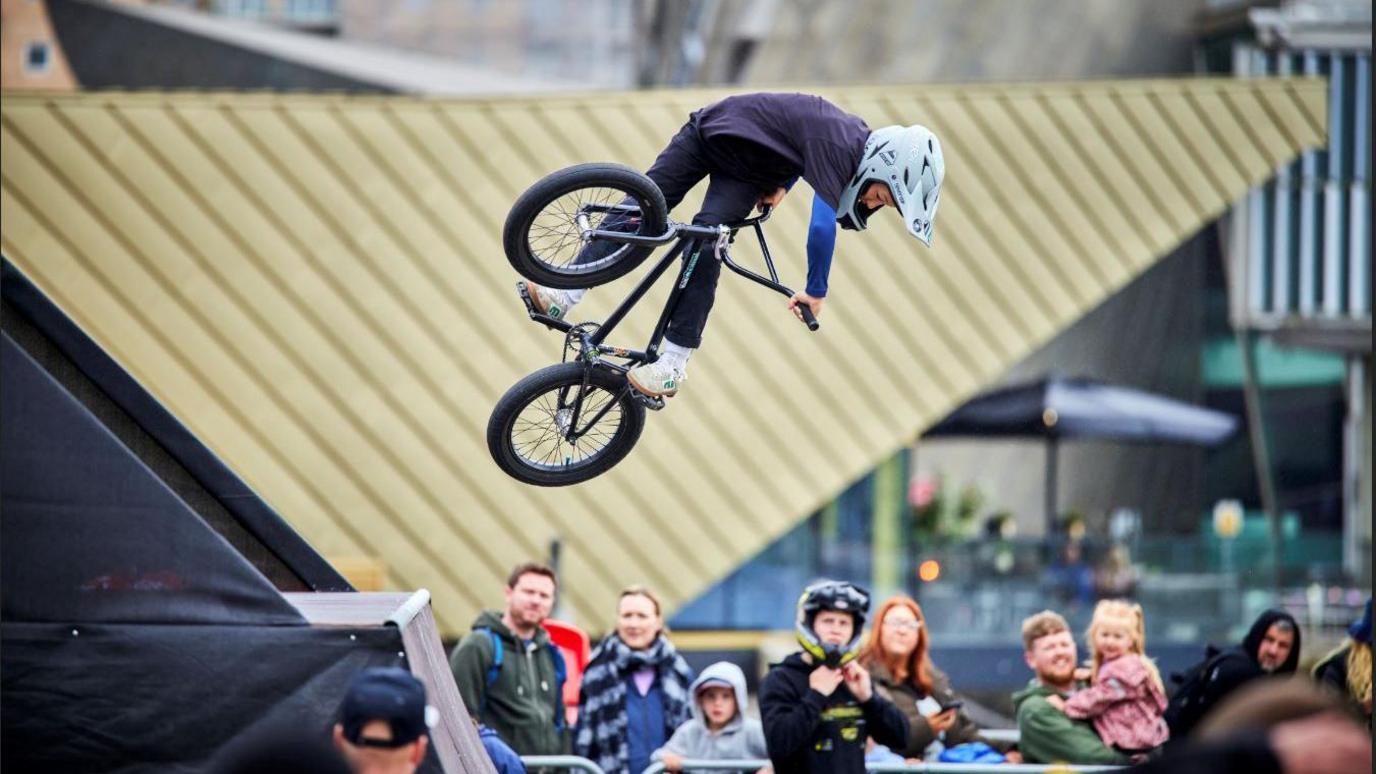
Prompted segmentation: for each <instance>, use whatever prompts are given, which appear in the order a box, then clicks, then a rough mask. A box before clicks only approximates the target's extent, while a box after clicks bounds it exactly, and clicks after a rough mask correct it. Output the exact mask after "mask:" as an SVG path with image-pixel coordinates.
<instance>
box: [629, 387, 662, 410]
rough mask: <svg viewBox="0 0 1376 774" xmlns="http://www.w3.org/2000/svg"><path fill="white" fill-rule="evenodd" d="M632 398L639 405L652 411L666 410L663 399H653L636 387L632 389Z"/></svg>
mask: <svg viewBox="0 0 1376 774" xmlns="http://www.w3.org/2000/svg"><path fill="white" fill-rule="evenodd" d="M631 397H632V398H634V399H635V402H636V403H639V404H640V405H642V406H644V407H645V408H647V409H649V410H651V411H659V410H661V409H663V408H664V399H663V398H651V397H650V396H649V395H646V394H645V393H643V392H641V391H640V390H637V389H635V388H634V387H632V388H631Z"/></svg>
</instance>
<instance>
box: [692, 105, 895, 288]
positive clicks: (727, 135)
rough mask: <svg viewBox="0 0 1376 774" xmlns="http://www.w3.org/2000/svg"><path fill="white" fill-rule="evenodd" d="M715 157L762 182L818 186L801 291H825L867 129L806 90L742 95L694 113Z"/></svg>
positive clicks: (724, 165)
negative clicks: (839, 211) (839, 215)
mask: <svg viewBox="0 0 1376 774" xmlns="http://www.w3.org/2000/svg"><path fill="white" fill-rule="evenodd" d="M692 120H693V121H694V122H695V123H696V124H697V127H698V132H699V133H700V134H701V136H702V138H703V140H705V141H706V144H707V148H708V152H709V153H711V154H712V156H713V161H714V162H715V163H716V164H717V165H718V166H719V167H720V168H722V169H724V170H726V171H728V172H729V173H730V174H732V175H733V176H735V177H738V178H740V179H742V180H745V181H747V182H753V183H758V184H759V185H760V186H761V187H762V188H771V187H776V186H783V187H785V188H792V186H793V183H794V182H796V181H797V179H798V178H799V177H801V178H802V179H804V180H806V181H807V184H808V185H810V186H812V190H813V191H815V192H816V197H815V198H814V200H813V203H812V217H811V222H810V224H809V226H808V242H807V258H808V261H807V263H808V271H807V288H806V290H807V293H808V295H810V296H814V297H816V298H822V297H824V296H825V295H826V294H827V277H828V275H829V274H830V272H831V256H832V251H833V249H834V248H835V244H836V208H837V206H839V203H840V200H841V192H842V191H844V190H845V187H846V184H847V183H849V182H850V178H851V176H852V175H854V174H855V171H856V170H857V169H859V167H860V155H861V153H862V152H863V151H864V150H865V142H866V141H867V140H868V139H869V136H870V128H869V126H867V125H866V124H865V122H864V121H863V120H862V119H861V118H860V117H859V116H854V115H851V114H850V113H847V112H845V111H843V110H841V109H840V108H838V107H836V106H835V105H833V104H831V103H830V102H827V101H826V100H824V99H822V98H821V97H817V96H814V95H811V94H770V93H758V94H740V95H737V96H733V97H727V98H726V99H723V100H721V101H719V102H713V103H712V104H710V105H708V106H707V107H705V108H702V109H701V110H699V111H697V112H696V113H694V114H693V119H692Z"/></svg>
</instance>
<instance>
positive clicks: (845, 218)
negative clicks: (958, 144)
mask: <svg viewBox="0 0 1376 774" xmlns="http://www.w3.org/2000/svg"><path fill="white" fill-rule="evenodd" d="M945 176H946V161H945V159H943V158H942V156H941V142H940V141H939V140H937V138H936V135H935V134H932V132H931V130H930V129H928V128H927V127H925V126H919V125H917V124H913V125H912V126H886V127H884V128H883V129H876V130H874V131H873V132H870V138H869V140H868V141H866V143H865V151H864V153H862V154H861V156H860V168H859V169H857V170H856V171H855V177H853V178H851V181H850V183H849V184H847V185H846V187H845V189H844V190H842V191H841V201H840V202H839V206H838V207H837V208H836V221H837V222H838V223H840V224H841V227H842V228H848V229H853V230H855V231H864V230H865V222H866V221H868V220H869V217H870V215H872V214H874V210H873V209H871V208H869V207H866V206H865V205H864V204H863V203H862V202H861V201H860V194H861V193H863V192H864V190H865V188H866V187H868V186H869V184H870V183H873V182H876V181H877V182H881V183H886V184H888V186H889V190H890V191H891V192H892V193H893V201H894V204H896V205H898V214H899V215H901V216H902V217H903V225H904V226H906V227H907V229H908V233H909V234H912V235H913V236H915V237H917V238H918V239H920V240H922V244H924V245H926V246H928V247H931V246H932V221H934V220H936V205H937V202H938V200H939V199H940V194H941V181H942V179H943V178H944V177H945Z"/></svg>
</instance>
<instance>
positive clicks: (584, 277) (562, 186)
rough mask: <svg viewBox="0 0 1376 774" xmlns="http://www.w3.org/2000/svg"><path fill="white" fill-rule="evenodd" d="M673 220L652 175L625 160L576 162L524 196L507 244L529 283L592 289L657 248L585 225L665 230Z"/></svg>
mask: <svg viewBox="0 0 1376 774" xmlns="http://www.w3.org/2000/svg"><path fill="white" fill-rule="evenodd" d="M668 219H669V212H668V207H667V206H665V203H664V194H663V193H662V192H660V190H659V186H657V185H655V183H654V181H653V180H651V179H650V178H648V177H646V176H645V175H642V174H641V173H639V172H637V171H635V170H634V169H631V168H630V167H627V166H623V165H621V164H605V163H604V164H579V165H577V166H572V167H568V168H567V169H561V170H559V171H558V172H554V173H552V174H550V175H548V176H546V177H544V178H542V179H540V180H539V181H538V182H536V183H535V185H533V186H531V187H530V189H529V190H527V191H526V192H525V193H523V194H521V198H519V199H517V200H516V204H514V205H512V207H511V212H510V213H508V214H507V218H506V225H505V226H503V227H502V248H503V249H504V250H505V251H506V257H507V260H508V261H510V262H511V266H512V268H514V269H516V271H517V272H519V273H520V274H521V276H523V277H525V278H526V279H528V280H531V281H532V282H536V283H539V284H541V285H544V286H545V287H551V288H564V289H574V288H590V287H594V286H596V285H602V284H604V283H607V282H611V281H612V280H614V279H616V278H618V277H621V276H622V275H624V274H626V273H627V272H629V271H631V270H632V269H634V268H635V267H636V266H639V265H640V262H641V261H643V260H645V256H647V255H649V254H650V251H652V250H653V249H654V248H653V247H645V246H637V245H630V244H625V243H622V242H615V241H612V240H609V239H584V236H583V235H584V232H585V231H617V232H622V233H628V234H638V235H641V236H661V235H662V234H663V233H664V231H665V228H666V224H667V223H668Z"/></svg>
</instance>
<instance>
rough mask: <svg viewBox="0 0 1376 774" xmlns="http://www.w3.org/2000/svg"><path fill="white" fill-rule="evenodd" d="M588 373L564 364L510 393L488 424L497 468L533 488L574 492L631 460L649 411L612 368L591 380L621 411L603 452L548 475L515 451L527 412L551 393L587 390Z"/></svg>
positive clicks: (532, 377) (533, 376)
mask: <svg viewBox="0 0 1376 774" xmlns="http://www.w3.org/2000/svg"><path fill="white" fill-rule="evenodd" d="M585 370H586V366H584V365H583V364H582V363H558V364H556V365H552V366H548V367H546V368H542V369H540V370H539V371H536V372H535V373H533V374H531V375H529V376H527V377H525V378H524V379H522V380H521V381H519V382H517V383H516V384H514V385H512V387H511V389H509V390H507V391H506V394H504V395H503V396H502V397H501V399H500V400H498V401H497V405H496V407H494V408H493V409H492V416H491V417H490V418H489V419H488V422H487V448H488V451H489V452H491V453H492V459H493V461H495V462H496V463H497V467H499V468H501V469H502V470H503V471H505V472H506V474H507V475H509V476H511V477H512V478H514V479H516V480H517V481H522V482H524V483H527V484H534V485H536V486H568V485H570V484H579V483H582V482H584V481H587V480H589V479H593V478H596V477H597V476H600V475H602V474H603V473H606V472H607V471H608V470H610V469H611V468H612V467H613V466H614V465H616V464H617V463H618V462H620V461H621V460H623V459H625V457H626V455H627V454H629V453H630V451H631V449H632V448H634V447H635V444H636V441H638V440H640V433H641V431H642V430H644V429H645V407H644V406H642V405H640V403H638V402H636V400H635V399H634V398H632V397H631V396H630V394H629V393H628V392H627V384H626V378H625V377H624V376H622V375H621V374H619V373H616V372H615V371H612V370H611V369H608V368H597V367H594V368H593V369H592V372H591V374H589V377H588V383H589V384H591V385H593V386H595V387H600V388H601V389H603V390H606V391H607V392H610V393H612V394H613V395H619V397H617V398H616V399H615V400H616V401H617V403H618V404H619V405H620V407H621V416H622V422H621V426H620V427H618V428H617V431H616V433H615V434H614V435H613V437H612V440H611V441H610V442H609V443H608V444H607V446H606V447H605V448H604V449H603V450H602V451H601V452H598V453H597V455H595V456H594V457H591V458H589V459H588V460H587V461H585V462H583V463H581V464H579V465H578V466H576V467H573V468H569V469H563V470H547V469H542V468H538V467H535V466H533V465H530V464H527V463H526V462H525V460H523V459H521V457H520V455H518V454H516V450H515V449H514V447H513V446H512V443H511V432H512V428H513V426H514V425H515V423H516V418H517V417H518V416H519V415H520V413H521V410H522V409H524V408H525V407H526V406H527V405H529V404H530V403H531V402H532V401H534V400H535V399H536V398H538V397H539V396H541V395H543V394H545V393H547V392H549V391H551V390H555V389H558V388H560V387H564V386H568V385H572V384H582V381H583V374H584V372H585Z"/></svg>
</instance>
